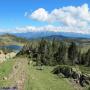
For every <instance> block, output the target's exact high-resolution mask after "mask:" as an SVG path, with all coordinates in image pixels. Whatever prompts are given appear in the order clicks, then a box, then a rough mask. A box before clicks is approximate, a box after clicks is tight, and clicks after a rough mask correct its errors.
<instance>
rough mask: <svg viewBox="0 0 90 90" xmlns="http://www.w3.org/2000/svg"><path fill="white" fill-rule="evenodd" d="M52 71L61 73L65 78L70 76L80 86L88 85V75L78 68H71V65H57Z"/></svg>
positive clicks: (89, 80)
mask: <svg viewBox="0 0 90 90" xmlns="http://www.w3.org/2000/svg"><path fill="white" fill-rule="evenodd" d="M52 72H53V74H57V75H61V74H63V75H64V77H66V78H72V79H73V80H74V81H75V82H76V83H78V84H80V85H81V86H82V87H84V86H87V85H90V75H86V74H83V73H82V72H81V71H80V70H79V68H72V67H71V66H57V67H56V68H54V70H53V71H52Z"/></svg>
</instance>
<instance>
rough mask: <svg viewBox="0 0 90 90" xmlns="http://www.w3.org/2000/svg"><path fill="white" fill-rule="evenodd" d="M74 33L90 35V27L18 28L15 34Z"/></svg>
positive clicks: (51, 26) (48, 26)
mask: <svg viewBox="0 0 90 90" xmlns="http://www.w3.org/2000/svg"><path fill="white" fill-rule="evenodd" d="M42 31H44V32H46V31H49V32H72V33H81V34H90V27H88V28H87V29H86V28H77V27H74V28H73V27H72V26H58V27H57V26H53V25H47V26H41V27H39V26H38V27H35V26H25V27H21V28H20V27H17V28H16V29H15V30H14V31H13V33H25V32H42Z"/></svg>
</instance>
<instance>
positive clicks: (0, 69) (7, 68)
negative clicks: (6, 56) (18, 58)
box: [0, 60, 14, 86]
mask: <svg viewBox="0 0 90 90" xmlns="http://www.w3.org/2000/svg"><path fill="white" fill-rule="evenodd" d="M13 65H14V61H13V60H7V61H5V62H3V63H2V64H0V86H6V85H8V84H9V81H8V80H3V78H4V77H7V76H8V75H9V74H10V72H11V71H12V67H13Z"/></svg>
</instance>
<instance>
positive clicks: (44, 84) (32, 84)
mask: <svg viewBox="0 0 90 90" xmlns="http://www.w3.org/2000/svg"><path fill="white" fill-rule="evenodd" d="M36 68H37V67H34V66H29V70H28V79H27V82H26V87H25V90H74V88H73V87H72V86H71V85H70V83H69V81H67V79H66V78H58V77H57V76H56V75H53V74H52V73H51V71H52V69H53V68H52V67H44V70H37V69H36Z"/></svg>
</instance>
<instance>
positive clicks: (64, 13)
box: [0, 4, 90, 34]
mask: <svg viewBox="0 0 90 90" xmlns="http://www.w3.org/2000/svg"><path fill="white" fill-rule="evenodd" d="M24 16H26V17H28V18H30V19H33V20H37V21H41V22H48V23H49V25H46V26H37V27H36V26H25V27H17V28H16V29H14V31H12V30H9V29H8V30H7V32H10V31H11V32H12V33H22V32H41V31H52V32H73V33H82V34H90V10H89V8H88V5H87V4H84V5H82V6H78V7H75V6H68V7H62V8H59V9H54V10H52V11H51V12H48V11H46V10H45V9H43V8H39V9H37V10H35V11H34V12H32V13H31V14H29V12H25V14H24ZM53 22H54V23H58V24H59V26H54V24H52V23H53ZM3 31H4V30H3ZM5 31H6V30H5ZM0 32H1V30H0Z"/></svg>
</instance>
